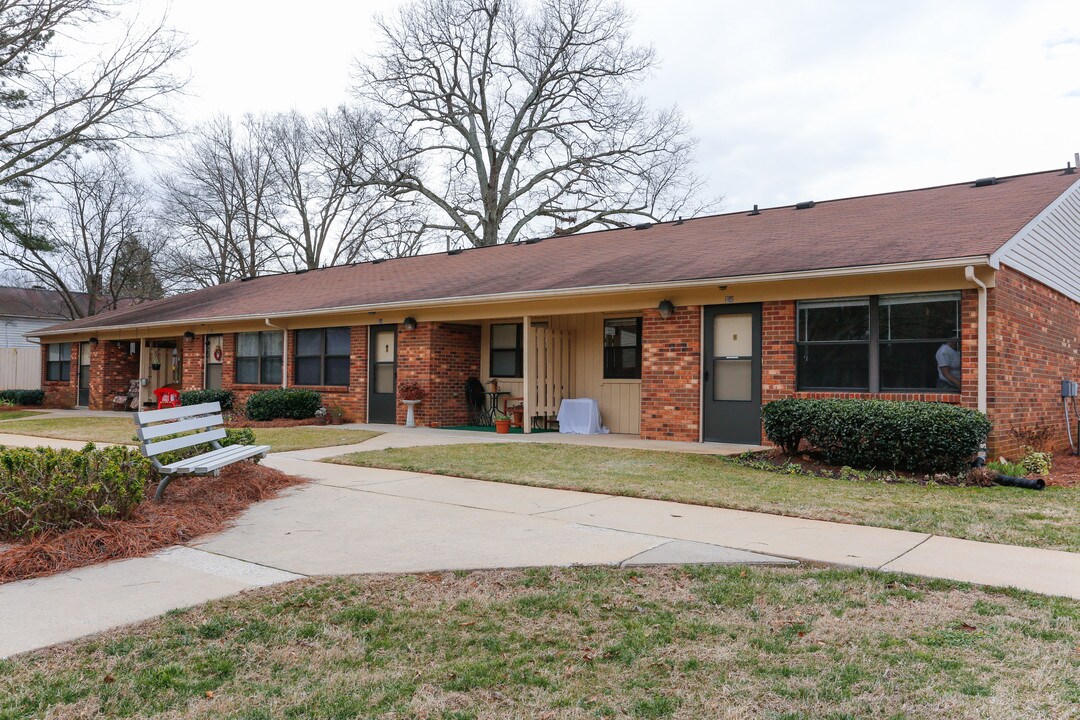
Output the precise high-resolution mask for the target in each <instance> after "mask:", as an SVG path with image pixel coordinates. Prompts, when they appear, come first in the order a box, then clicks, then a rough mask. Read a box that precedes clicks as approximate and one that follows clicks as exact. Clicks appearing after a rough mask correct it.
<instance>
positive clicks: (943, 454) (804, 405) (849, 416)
mask: <svg viewBox="0 0 1080 720" xmlns="http://www.w3.org/2000/svg"><path fill="white" fill-rule="evenodd" d="M762 420H763V421H764V426H765V435H766V436H767V437H768V438H769V440H771V441H772V442H774V443H776V444H777V445H780V446H781V447H782V448H783V449H784V450H785V451H786V452H788V453H791V454H794V453H797V452H798V449H799V443H800V442H801V441H802V440H804V439H805V440H806V441H807V442H809V443H810V445H812V446H813V447H814V448H816V449H817V450H818V451H819V452H820V453H821V455H822V458H823V459H824V460H825V462H827V463H830V464H832V465H850V466H852V467H860V468H876V469H881V470H907V471H911V472H931V473H937V472H948V473H958V472H962V471H964V470H965V469H967V468H968V467H969V466H970V464H971V461H972V460H973V458H974V456H975V454H976V453H977V452H978V450H979V447H980V446H981V445H982V443H983V442H984V441H985V440H986V436H987V434H988V433H989V432H990V421H989V420H987V419H986V416H985V415H983V414H982V413H980V412H977V411H975V410H970V409H967V408H960V407H956V406H954V405H948V404H945V403H929V402H894V401H887V400H797V399H787V400H777V401H775V402H771V403H769V404H767V405H766V406H765V407H764V408H763V409H762Z"/></svg>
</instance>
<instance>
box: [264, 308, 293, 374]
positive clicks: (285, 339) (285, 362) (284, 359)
mask: <svg viewBox="0 0 1080 720" xmlns="http://www.w3.org/2000/svg"><path fill="white" fill-rule="evenodd" d="M264 319H265V320H266V324H267V326H269V327H272V328H274V329H275V330H280V331H281V387H283V388H287V387H289V330H288V329H287V328H283V327H282V326H280V325H275V324H274V323H272V322H270V318H264ZM259 352H260V353H261V352H262V348H259Z"/></svg>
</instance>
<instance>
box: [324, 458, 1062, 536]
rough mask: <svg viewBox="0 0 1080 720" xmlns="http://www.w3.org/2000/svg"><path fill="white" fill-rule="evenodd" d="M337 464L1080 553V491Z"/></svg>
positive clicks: (611, 467) (671, 464)
mask: <svg viewBox="0 0 1080 720" xmlns="http://www.w3.org/2000/svg"><path fill="white" fill-rule="evenodd" d="M331 462H338V463H343V464H352V465H363V466H367V467H381V468H391V469H397V470H409V471H413V472H427V473H437V474H440V475H453V476H458V477H468V478H478V479H481V480H493V481H496V482H508V483H517V484H522V485H536V486H540V487H555V488H566V489H573V490H585V491H588V492H597V493H606V494H613V495H629V496H632V497H644V498H655V499H659V500H674V501H679V502H688V503H695V504H700V505H713V506H716V507H725V508H735V509H739V510H753V511H759V512H768V513H775V514H780V515H791V516H796V517H806V518H814V519H819V520H835V521H838V522H847V523H855V524H858V525H876V526H880V527H887V528H896V529H900V530H912V531H916V532H925V533H933V534H936V535H946V536H950V537H958V538H968V539H971V540H984V541H988V542H999V543H1007V544H1011V545H1027V546H1032V547H1043V548H1053V549H1058V550H1069V551H1072V552H1080V488H1047V489H1046V490H1044V491H1042V492H1035V491H1032V490H1018V489H1015V488H1004V487H990V488H970V487H965V488H958V487H946V486H939V485H930V486H922V485H916V484H886V483H882V482H872V481H855V480H833V479H825V478H817V477H803V476H796V475H785V474H782V473H779V472H767V471H763V470H754V469H750V468H747V467H743V466H741V465H739V464H737V463H735V462H733V461H731V460H728V459H725V458H722V457H717V456H711V455H693V454H684V453H670V452H656V451H649V450H623V449H616V448H604V447H582V446H575V445H555V444H543V443H505V444H504V443H499V444H477V445H444V446H435V447H422V448H420V447H418V448H397V449H389V450H373V451H369V452H362V453H354V454H352V455H347V456H341V457H337V458H333V459H332V460H331Z"/></svg>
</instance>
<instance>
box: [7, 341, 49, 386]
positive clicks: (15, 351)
mask: <svg viewBox="0 0 1080 720" xmlns="http://www.w3.org/2000/svg"><path fill="white" fill-rule="evenodd" d="M40 387H41V348H39V347H38V346H36V345H35V346H33V347H15V348H0V390H36V389H37V388H40Z"/></svg>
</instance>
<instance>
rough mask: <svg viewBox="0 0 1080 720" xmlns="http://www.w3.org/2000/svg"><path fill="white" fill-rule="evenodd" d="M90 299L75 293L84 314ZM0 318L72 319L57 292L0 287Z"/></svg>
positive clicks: (65, 304) (76, 300)
mask: <svg viewBox="0 0 1080 720" xmlns="http://www.w3.org/2000/svg"><path fill="white" fill-rule="evenodd" d="M88 298H89V296H88V295H87V294H86V293H75V302H77V303H78V304H79V305H80V306H81V307H82V309H83V312H85V311H86V302H87V299H88ZM0 316H5V317H24V318H42V319H50V318H53V319H56V320H63V319H65V318H69V317H71V310H70V309H69V308H68V306H67V303H65V302H64V298H63V296H62V295H60V293H58V292H56V291H55V290H45V289H43V288H19V287H0Z"/></svg>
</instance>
